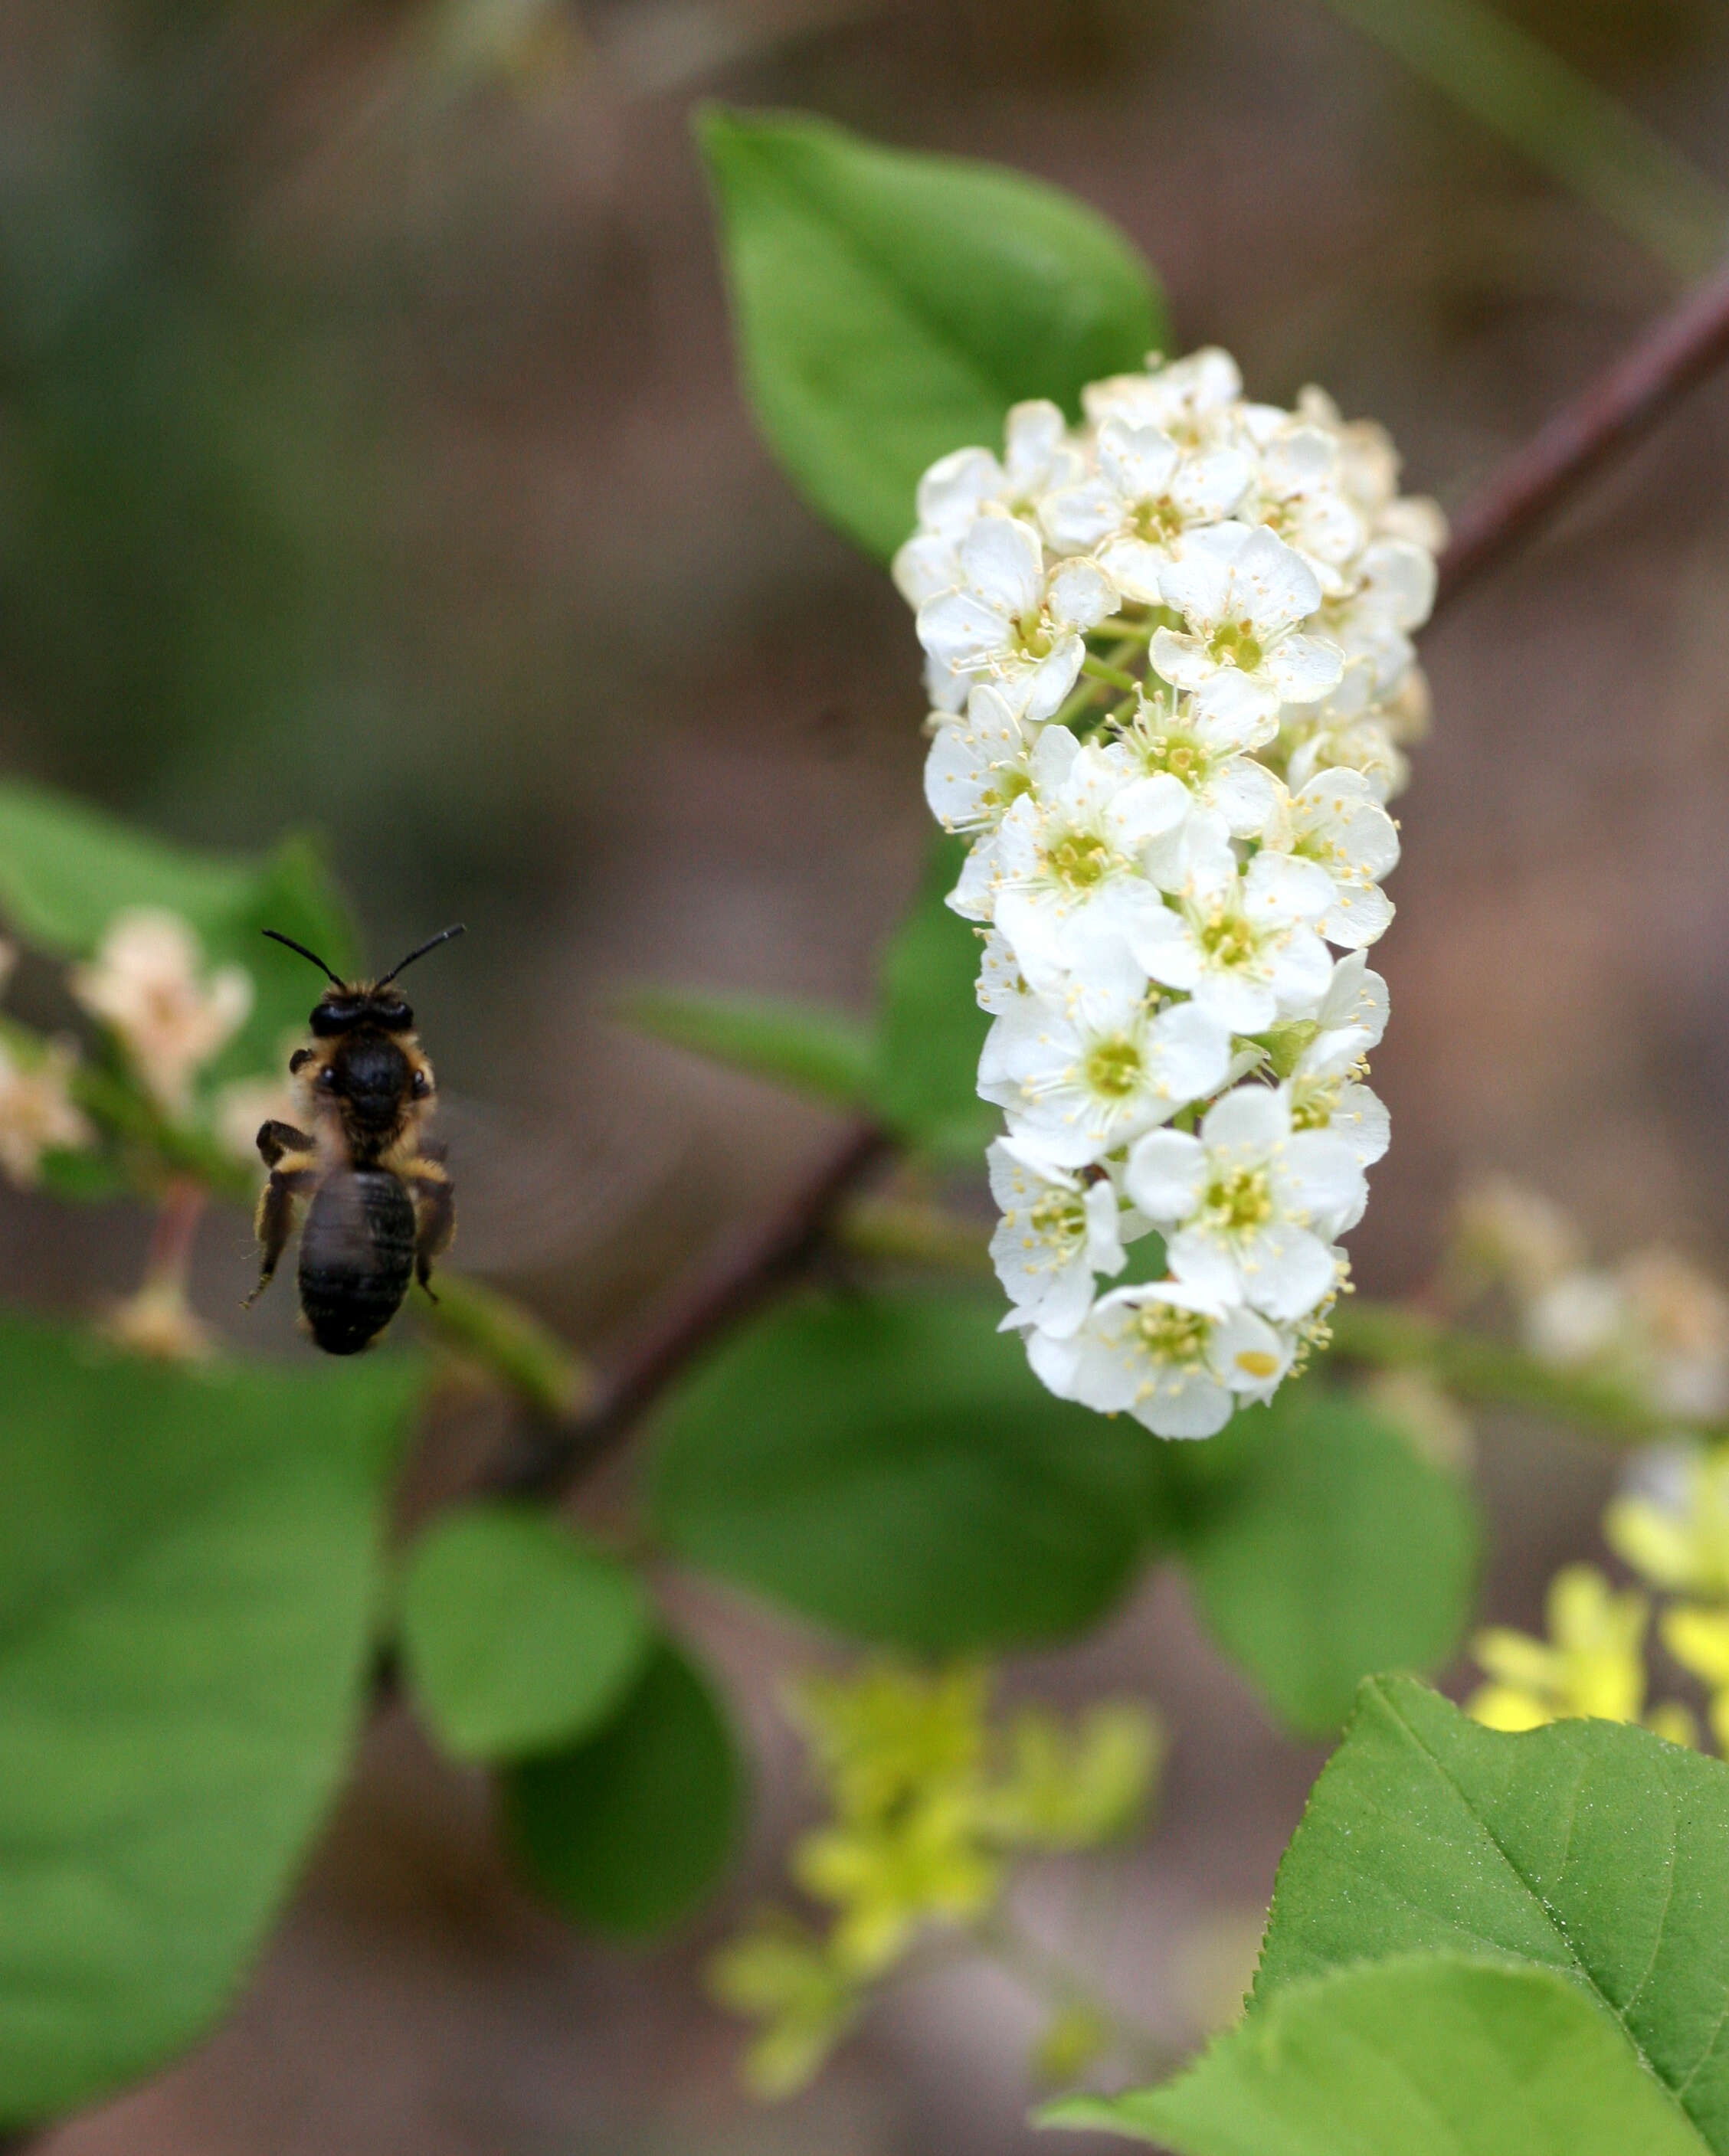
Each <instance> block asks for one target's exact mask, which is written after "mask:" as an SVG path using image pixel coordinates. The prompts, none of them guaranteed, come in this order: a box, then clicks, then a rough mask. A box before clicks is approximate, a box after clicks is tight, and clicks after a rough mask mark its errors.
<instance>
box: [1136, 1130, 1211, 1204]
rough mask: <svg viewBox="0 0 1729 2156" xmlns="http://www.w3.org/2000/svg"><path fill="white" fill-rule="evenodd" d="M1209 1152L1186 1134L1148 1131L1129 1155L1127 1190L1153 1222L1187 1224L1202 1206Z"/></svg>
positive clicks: (1182, 1132)
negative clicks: (1188, 1219)
mask: <svg viewBox="0 0 1729 2156" xmlns="http://www.w3.org/2000/svg"><path fill="white" fill-rule="evenodd" d="M1206 1178H1207V1149H1206V1147H1204V1146H1203V1145H1202V1143H1201V1141H1200V1140H1199V1139H1198V1138H1192V1137H1190V1136H1189V1135H1188V1134H1187V1132H1184V1131H1149V1132H1147V1134H1146V1136H1145V1137H1143V1138H1137V1139H1136V1141H1135V1144H1134V1146H1133V1147H1131V1148H1130V1154H1129V1167H1128V1172H1127V1173H1126V1174H1125V1175H1124V1178H1123V1181H1124V1188H1125V1189H1126V1190H1127V1191H1128V1193H1129V1195H1130V1197H1131V1198H1132V1199H1134V1201H1135V1204H1136V1206H1137V1207H1138V1208H1139V1209H1140V1211H1141V1212H1143V1213H1145V1214H1146V1216H1147V1218H1148V1219H1150V1220H1153V1221H1171V1220H1185V1219H1187V1218H1188V1216H1189V1214H1191V1213H1192V1212H1193V1211H1194V1209H1195V1208H1196V1205H1197V1204H1199V1202H1200V1198H1201V1188H1202V1183H1204V1182H1205V1180H1206Z"/></svg>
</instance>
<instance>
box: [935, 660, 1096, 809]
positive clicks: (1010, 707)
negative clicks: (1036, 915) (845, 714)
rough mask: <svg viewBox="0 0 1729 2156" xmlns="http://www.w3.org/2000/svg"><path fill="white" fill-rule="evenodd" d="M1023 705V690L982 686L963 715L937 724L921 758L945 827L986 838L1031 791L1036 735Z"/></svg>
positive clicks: (1024, 704) (967, 703)
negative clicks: (1027, 722) (1023, 720)
mask: <svg viewBox="0 0 1729 2156" xmlns="http://www.w3.org/2000/svg"><path fill="white" fill-rule="evenodd" d="M1026 707H1027V697H1026V693H1025V690H1014V689H1010V688H1001V689H999V688H995V687H992V686H990V685H985V686H983V687H980V688H976V689H975V690H973V691H972V693H971V694H970V696H968V698H967V700H966V714H965V717H963V718H958V719H950V720H947V721H944V723H943V724H941V725H939V726H938V727H937V729H936V731H935V732H934V735H933V737H932V738H931V744H930V753H929V756H927V757H926V758H925V759H924V798H925V800H926V801H927V802H928V803H929V806H930V813H931V814H932V815H933V816H934V817H935V818H936V819H937V821H938V823H939V824H941V825H942V827H943V829H944V830H945V831H966V832H978V833H983V834H986V835H987V836H988V834H991V833H992V832H994V831H995V830H996V827H997V825H998V824H1000V823H1001V821H1002V819H1003V818H1004V817H1005V816H1006V814H1008V811H1009V808H1010V807H1011V804H1012V803H1014V802H1015V801H1016V799H1018V798H1019V797H1020V796H1021V794H1023V793H1028V792H1029V791H1030V790H1031V789H1032V783H1033V778H1032V752H1033V749H1034V747H1035V746H1036V744H1037V740H1038V735H1037V732H1036V731H1035V730H1034V729H1032V727H1029V726H1023V725H1022V724H1021V714H1022V712H1023V711H1025V710H1026ZM932 716H933V717H934V716H936V715H935V714H934V713H933V714H932ZM1070 738H1071V739H1073V737H1072V736H1071V737H1070Z"/></svg>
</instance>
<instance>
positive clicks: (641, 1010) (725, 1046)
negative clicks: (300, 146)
mask: <svg viewBox="0 0 1729 2156" xmlns="http://www.w3.org/2000/svg"><path fill="white" fill-rule="evenodd" d="M620 1016H622V1017H623V1018H625V1019H626V1020H628V1021H629V1023H630V1024H632V1025H634V1026H636V1028H637V1029H639V1030H640V1031H641V1032H643V1033H651V1034H654V1035H655V1036H656V1039H660V1040H670V1041H672V1042H673V1043H675V1044H676V1045H677V1046H678V1047H680V1048H688V1049H692V1050H695V1052H696V1053H697V1055H708V1056H712V1057H713V1059H714V1060H715V1061H716V1062H718V1063H726V1064H730V1065H731V1066H732V1067H733V1070H748V1071H749V1072H750V1073H751V1074H752V1075H753V1076H754V1077H758V1078H771V1079H774V1081H776V1082H777V1083H779V1084H780V1085H783V1086H791V1087H792V1088H793V1090H794V1091H795V1092H800V1093H808V1094H810V1096H812V1097H813V1098H814V1099H816V1100H819V1101H830V1102H832V1103H834V1104H835V1105H836V1106H841V1107H856V1106H857V1105H858V1104H859V1102H860V1101H862V1099H863V1097H864V1095H865V1091H866V1088H867V1086H868V1084H869V1082H870V1077H871V1072H872V1063H873V1058H874V1054H875V1045H874V1039H873V1036H872V1031H871V1029H870V1027H869V1026H868V1025H867V1024H865V1023H864V1022H863V1021H862V1019H856V1018H852V1017H850V1016H849V1015H848V1014H846V1012H845V1011H836V1010H825V1009H823V1008H822V1007H821V1005H820V1004H796V1003H782V1002H775V1001H771V1000H769V999H767V998H760V997H750V996H711V995H698V994H694V993H688V992H687V991H684V990H674V989H670V988H638V989H636V990H635V991H634V992H633V993H631V994H630V996H629V997H628V998H626V999H625V1001H624V1003H623V1004H621V1005H620Z"/></svg>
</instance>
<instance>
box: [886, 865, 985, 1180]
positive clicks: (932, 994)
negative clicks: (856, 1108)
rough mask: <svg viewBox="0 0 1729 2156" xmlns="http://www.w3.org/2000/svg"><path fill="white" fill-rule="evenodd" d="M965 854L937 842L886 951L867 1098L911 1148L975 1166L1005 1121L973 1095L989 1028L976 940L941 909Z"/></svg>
mask: <svg viewBox="0 0 1729 2156" xmlns="http://www.w3.org/2000/svg"><path fill="white" fill-rule="evenodd" d="M965 858H966V844H965V841H964V840H963V839H949V838H939V839H937V840H936V842H935V844H934V845H933V847H932V849H931V854H930V860H929V866H928V868H927V869H926V870H925V874H924V881H923V883H922V884H921V885H920V886H919V896H918V898H917V899H916V900H915V901H914V902H913V909H912V911H911V912H910V913H909V914H908V916H907V918H906V919H905V921H903V923H902V924H901V927H899V929H898V931H897V932H896V933H895V935H894V937H893V939H892V940H891V942H890V943H889V945H888V949H887V950H886V951H885V952H884V953H883V1018H882V1024H881V1029H880V1045H879V1048H878V1052H877V1074H876V1084H875V1086H874V1089H873V1093H872V1098H873V1101H874V1104H875V1106H876V1109H877V1113H878V1115H880V1116H882V1118H883V1122H885V1123H887V1124H888V1127H889V1128H890V1129H891V1130H892V1131H893V1132H894V1133H895V1135H896V1136H897V1137H899V1138H901V1139H902V1140H903V1141H904V1142H905V1143H907V1144H908V1145H910V1146H913V1147H916V1148H917V1149H918V1150H919V1152H926V1153H929V1154H931V1155H933V1156H934V1158H938V1159H943V1160H956V1161H970V1162H972V1163H979V1162H980V1160H981V1159H982V1158H983V1156H984V1152H985V1147H986V1146H987V1145H989V1144H990V1142H991V1139H992V1138H993V1137H995V1136H996V1132H997V1131H998V1129H999V1128H1000V1127H1001V1122H1002V1118H1001V1115H1000V1114H999V1113H998V1111H996V1109H995V1108H993V1107H991V1106H990V1104H989V1103H988V1102H987V1101H981V1100H980V1098H979V1054H980V1050H981V1049H982V1048H983V1047H984V1045H985V1034H986V1033H987V1032H988V1031H989V1029H990V1026H991V1020H990V1019H989V1017H988V1016H987V1015H986V1014H985V1012H983V1011H982V1010H980V1008H979V1002H978V998H977V996H976V995H975V993H974V983H975V981H976V980H977V979H978V976H979V957H980V944H979V939H978V937H977V936H976V935H975V933H974V932H973V928H972V925H971V923H970V922H969V921H963V920H962V919H961V917H960V915H959V914H958V913H955V912H953V911H950V909H949V907H948V906H945V905H944V903H943V901H944V898H945V897H946V896H947V895H948V894H949V891H952V890H953V889H954V888H955V878H956V877H957V876H958V875H960V865H961V863H962V862H963V861H964V860H965Z"/></svg>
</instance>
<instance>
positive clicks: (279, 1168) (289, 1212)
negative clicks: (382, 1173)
mask: <svg viewBox="0 0 1729 2156" xmlns="http://www.w3.org/2000/svg"><path fill="white" fill-rule="evenodd" d="M287 1128H288V1126H287V1125H286V1123H266V1124H265V1127H264V1129H263V1130H262V1131H260V1132H259V1134H258V1149H259V1151H260V1152H264V1147H265V1135H266V1133H267V1132H272V1131H284V1130H286V1129H287ZM296 1135H297V1133H296ZM266 1158H269V1156H268V1155H266ZM276 1161H277V1163H278V1164H277V1165H275V1166H273V1167H272V1168H271V1169H270V1181H269V1182H268V1183H265V1187H264V1188H263V1189H262V1190H261V1191H260V1193H259V1199H258V1215H257V1219H255V1222H254V1224H253V1231H254V1233H255V1235H257V1237H258V1240H259V1245H260V1252H261V1257H260V1268H259V1275H258V1286H256V1287H255V1288H254V1289H253V1291H252V1292H251V1294H250V1295H249V1296H247V1298H246V1300H245V1301H244V1303H242V1304H241V1306H240V1307H241V1308H242V1309H243V1310H250V1308H251V1307H252V1306H253V1304H254V1303H255V1302H256V1301H258V1298H259V1297H260V1296H261V1295H262V1294H263V1293H264V1291H265V1289H266V1288H267V1287H268V1286H270V1276H271V1275H272V1274H273V1273H274V1272H275V1270H276V1265H277V1261H278V1260H279V1259H280V1257H281V1255H282V1253H283V1251H284V1250H285V1249H286V1247H287V1244H288V1237H289V1234H290V1231H291V1229H292V1228H293V1226H294V1201H295V1199H296V1198H309V1197H310V1196H311V1193H312V1191H313V1189H314V1188H316V1183H317V1180H318V1173H317V1168H316V1164H315V1163H314V1160H313V1157H312V1155H311V1152H308V1151H306V1149H305V1148H299V1149H296V1151H293V1152H289V1151H287V1150H286V1148H285V1149H283V1150H281V1151H279V1152H278V1153H277V1155H276Z"/></svg>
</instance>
